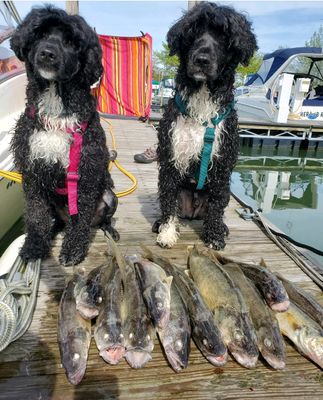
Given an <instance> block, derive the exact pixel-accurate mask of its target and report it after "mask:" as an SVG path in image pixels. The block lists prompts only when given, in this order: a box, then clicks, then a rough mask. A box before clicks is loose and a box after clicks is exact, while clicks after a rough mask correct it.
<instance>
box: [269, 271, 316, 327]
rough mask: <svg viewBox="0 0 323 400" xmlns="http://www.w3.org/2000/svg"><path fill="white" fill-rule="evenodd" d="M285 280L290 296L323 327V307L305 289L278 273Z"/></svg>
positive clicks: (284, 283)
mask: <svg viewBox="0 0 323 400" xmlns="http://www.w3.org/2000/svg"><path fill="white" fill-rule="evenodd" d="M276 275H277V276H278V278H279V279H280V280H281V281H282V282H283V285H284V287H285V289H286V291H287V293H288V296H289V298H290V299H291V300H292V301H293V303H295V304H296V305H297V306H298V307H299V308H300V309H301V310H302V311H304V313H305V314H307V315H308V316H309V317H311V318H313V319H314V321H316V322H317V323H318V324H319V325H320V327H321V328H323V307H322V306H321V305H320V304H319V303H318V302H317V301H316V300H315V299H314V297H312V296H311V295H310V294H309V293H307V292H306V291H305V290H303V289H301V288H299V287H298V286H296V285H294V284H293V283H292V282H290V281H288V280H287V279H285V278H283V277H282V276H281V275H280V274H279V275H278V274H276Z"/></svg>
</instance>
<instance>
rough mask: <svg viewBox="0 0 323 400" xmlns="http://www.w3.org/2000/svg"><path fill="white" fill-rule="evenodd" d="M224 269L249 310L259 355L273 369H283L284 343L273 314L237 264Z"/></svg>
mask: <svg viewBox="0 0 323 400" xmlns="http://www.w3.org/2000/svg"><path fill="white" fill-rule="evenodd" d="M224 268H225V270H226V271H227V272H228V274H229V275H230V278H231V279H232V280H233V282H234V284H235V285H236V286H237V287H238V288H239V289H240V291H241V293H242V295H243V298H244V299H245V302H246V304H247V306H248V308H249V312H250V316H251V319H252V322H253V325H254V327H255V330H256V336H257V344H258V349H259V351H260V353H261V354H262V356H263V357H264V359H265V360H266V361H267V362H268V364H269V365H271V366H272V367H273V368H274V369H284V368H285V343H284V339H283V337H282V335H281V333H280V329H279V325H278V322H277V320H276V318H275V315H274V313H273V312H272V311H271V310H270V308H269V307H267V305H266V304H265V303H264V301H263V299H262V297H261V296H260V294H259V292H258V291H257V289H256V288H255V286H254V285H253V284H252V282H251V281H249V280H248V279H247V278H246V277H245V275H244V273H243V272H242V270H241V268H240V267H239V266H238V264H235V263H228V264H225V265H224Z"/></svg>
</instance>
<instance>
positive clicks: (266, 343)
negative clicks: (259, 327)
mask: <svg viewBox="0 0 323 400" xmlns="http://www.w3.org/2000/svg"><path fill="white" fill-rule="evenodd" d="M264 345H265V346H266V347H272V345H273V344H272V341H271V340H270V339H268V338H266V339H265V340H264Z"/></svg>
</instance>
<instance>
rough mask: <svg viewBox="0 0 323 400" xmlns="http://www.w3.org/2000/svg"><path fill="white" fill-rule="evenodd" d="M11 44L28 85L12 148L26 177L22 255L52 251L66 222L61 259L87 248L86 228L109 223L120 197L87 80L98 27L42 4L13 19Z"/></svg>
mask: <svg viewBox="0 0 323 400" xmlns="http://www.w3.org/2000/svg"><path fill="white" fill-rule="evenodd" d="M11 47H12V49H13V50H14V51H15V53H16V55H17V56H18V58H19V59H20V60H21V61H24V62H25V66H26V71H27V77H28V86H27V92H26V93H27V103H26V108H25V111H24V113H23V114H22V115H21V117H20V119H19V120H18V122H17V125H16V128H15V132H14V136H13V140H12V150H13V154H14V159H15V164H16V167H17V168H18V169H19V170H20V171H21V173H22V177H23V189H24V194H25V200H26V210H25V222H26V230H27V236H26V240H25V243H24V246H23V248H22V249H21V253H20V254H21V256H22V257H23V258H24V259H26V260H34V259H37V258H44V257H46V256H47V255H48V254H49V250H50V241H51V238H52V237H53V234H54V233H55V232H56V231H57V230H58V229H61V228H62V227H63V225H64V224H65V228H66V233H65V237H64V241H63V245H62V249H61V253H60V261H61V263H62V264H65V265H69V264H77V263H79V262H80V261H82V260H83V259H84V257H85V255H86V252H87V250H88V246H89V238H90V227H91V224H92V225H93V224H94V223H95V224H97V225H100V226H101V227H102V228H104V229H107V230H108V231H109V232H110V233H112V235H113V236H114V237H115V238H116V239H118V233H117V231H115V230H114V229H113V228H112V227H111V217H112V215H113V214H114V212H115V209H116V206H117V200H116V197H115V195H114V193H113V192H112V190H111V188H112V187H113V182H112V180H111V177H110V174H109V173H108V171H107V163H108V159H109V152H108V149H107V146H106V138H105V133H104V131H103V129H102V127H101V125H100V119H99V115H98V113H97V111H96V102H95V99H94V97H93V96H92V95H91V91H90V86H91V85H92V84H93V83H95V82H96V81H98V79H99V78H100V76H101V74H102V71H103V67H102V63H101V47H100V44H99V41H98V38H97V35H96V34H95V32H94V31H93V30H92V29H91V28H90V27H89V25H88V24H87V23H86V22H85V20H84V19H83V18H82V17H80V16H77V15H73V16H71V15H68V14H67V13H66V12H65V11H63V10H60V9H57V8H54V7H52V6H46V7H44V8H37V9H33V10H32V11H31V12H30V13H29V14H28V15H27V16H26V18H25V19H24V21H23V22H22V23H21V24H20V25H19V26H18V28H17V30H16V32H15V33H14V35H13V37H12V39H11Z"/></svg>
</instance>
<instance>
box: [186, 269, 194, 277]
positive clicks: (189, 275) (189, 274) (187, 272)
mask: <svg viewBox="0 0 323 400" xmlns="http://www.w3.org/2000/svg"><path fill="white" fill-rule="evenodd" d="M184 273H185V275H187V276H188V277H189V278H192V275H191V271H190V270H189V269H185V270H184Z"/></svg>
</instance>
